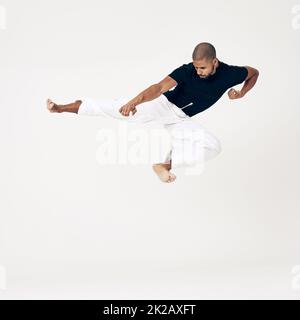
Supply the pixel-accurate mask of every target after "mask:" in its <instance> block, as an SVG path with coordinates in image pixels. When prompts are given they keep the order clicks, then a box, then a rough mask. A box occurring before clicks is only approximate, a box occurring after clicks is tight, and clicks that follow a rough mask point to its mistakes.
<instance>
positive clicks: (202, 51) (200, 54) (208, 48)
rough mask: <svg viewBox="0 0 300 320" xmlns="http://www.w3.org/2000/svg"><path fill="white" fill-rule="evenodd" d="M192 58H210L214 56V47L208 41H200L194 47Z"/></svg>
mask: <svg viewBox="0 0 300 320" xmlns="http://www.w3.org/2000/svg"><path fill="white" fill-rule="evenodd" d="M192 58H193V60H194V61H197V60H212V59H214V58H216V49H215V47H214V46H213V45H212V44H210V43H208V42H201V43H199V44H197V46H196V47H195V49H194V51H193V56H192Z"/></svg>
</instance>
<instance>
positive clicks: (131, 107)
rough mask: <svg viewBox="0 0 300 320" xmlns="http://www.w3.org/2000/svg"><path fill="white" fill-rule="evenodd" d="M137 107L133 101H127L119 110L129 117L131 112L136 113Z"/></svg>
mask: <svg viewBox="0 0 300 320" xmlns="http://www.w3.org/2000/svg"><path fill="white" fill-rule="evenodd" d="M136 111H137V110H136V107H135V105H134V104H133V103H129V102H128V103H126V104H125V105H124V106H122V107H121V108H120V109H119V112H120V113H122V115H123V116H126V117H128V116H129V114H130V112H132V115H134V114H135V113H136Z"/></svg>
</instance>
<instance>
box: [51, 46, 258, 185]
mask: <svg viewBox="0 0 300 320" xmlns="http://www.w3.org/2000/svg"><path fill="white" fill-rule="evenodd" d="M192 60H193V61H192V62H190V63H188V64H183V65H181V66H180V67H178V68H176V69H175V70H173V71H172V72H171V73H170V74H169V75H167V76H166V77H165V78H164V79H163V80H161V81H160V82H158V83H156V84H153V85H151V86H150V87H148V88H147V89H146V90H144V91H142V92H141V93H140V94H138V95H137V96H136V97H135V98H133V99H131V100H130V101H128V100H129V99H127V98H125V99H124V98H123V99H121V98H119V99H115V100H113V101H111V100H102V101H98V102H97V101H95V100H93V99H89V98H83V99H80V100H76V101H75V102H73V103H70V104H66V105H57V104H55V103H54V102H53V101H52V100H50V99H48V100H47V108H48V109H49V110H50V111H51V112H74V113H78V114H86V115H103V116H109V117H114V118H117V119H122V120H124V119H125V118H127V119H128V118H131V119H128V121H131V120H133V121H132V122H138V123H146V122H149V121H150V122H151V121H152V122H153V121H154V122H160V123H161V124H162V125H163V126H164V128H166V129H168V130H169V131H170V129H171V128H172V129H176V128H177V129H179V128H180V130H190V131H192V130H198V131H200V132H201V133H202V135H201V137H202V138H201V139H202V142H201V144H200V146H201V147H197V148H198V149H201V150H202V151H203V153H204V156H203V153H202V156H201V160H202V161H203V159H204V160H207V159H210V158H212V157H214V156H216V155H217V154H218V153H219V152H220V143H219V141H218V139H217V138H216V137H214V136H213V135H212V134H211V133H210V132H208V131H207V130H206V129H205V128H203V127H202V126H201V125H200V124H199V123H197V122H196V121H193V120H192V119H191V118H192V117H193V116H195V115H197V114H198V113H200V112H202V111H204V110H206V109H207V108H209V107H211V106H212V105H213V104H214V103H215V102H216V101H218V100H219V99H220V98H221V96H222V95H223V94H224V93H225V92H226V91H227V89H230V90H229V91H228V97H229V99H239V98H242V97H244V96H245V94H246V93H247V92H248V91H249V90H250V89H251V88H252V87H253V86H254V85H255V83H256V81H257V78H258V75H259V72H258V70H257V69H255V68H252V67H249V66H235V65H228V64H226V63H224V62H222V61H220V60H219V59H218V58H217V56H216V50H215V48H214V46H213V45H212V44H210V43H207V42H201V43H199V44H198V45H197V46H196V47H195V48H194V51H193V54H192ZM242 82H244V85H243V87H242V89H241V90H240V91H238V90H235V89H234V88H232V87H233V86H235V85H237V84H240V83H242ZM173 87H175V88H174V89H173V90H170V89H171V88H173ZM126 101H128V102H127V103H125V102H126ZM124 103H125V104H124ZM120 106H121V107H120ZM130 114H131V116H130ZM129 116H130V117H129ZM172 132H174V131H172ZM172 139H173V140H172V141H173V142H174V143H173V144H172V148H171V150H169V152H168V154H167V156H166V157H165V158H164V159H163V160H162V161H161V162H159V163H155V164H153V165H152V168H153V170H154V172H155V173H156V174H157V175H158V177H159V178H160V179H161V181H163V182H173V181H174V180H175V179H176V176H175V175H174V173H172V172H171V171H170V170H171V169H172V168H174V167H179V166H182V165H189V164H191V163H192V164H195V163H196V162H197V161H198V160H199V159H200V156H199V153H198V155H197V156H196V158H195V157H194V158H193V156H191V158H192V160H191V161H190V162H189V163H187V161H185V159H183V158H184V157H183V154H182V153H184V151H182V150H183V148H182V145H183V141H184V139H183V138H179V137H178V135H177V136H176V135H173V136H172ZM180 139H181V140H180ZM175 142H176V143H175ZM178 142H180V143H178ZM185 153H186V152H185ZM185 155H186V154H185Z"/></svg>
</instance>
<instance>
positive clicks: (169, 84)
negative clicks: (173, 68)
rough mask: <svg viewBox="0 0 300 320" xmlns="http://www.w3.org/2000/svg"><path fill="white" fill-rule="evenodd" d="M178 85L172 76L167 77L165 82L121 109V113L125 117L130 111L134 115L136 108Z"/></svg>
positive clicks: (156, 84)
mask: <svg viewBox="0 0 300 320" xmlns="http://www.w3.org/2000/svg"><path fill="white" fill-rule="evenodd" d="M176 85H177V82H176V81H175V80H174V79H173V78H171V77H170V76H166V77H165V78H164V79H163V80H161V81H160V82H158V83H155V84H153V85H151V86H150V87H148V88H147V89H145V90H144V91H142V92H141V93H139V94H138V95H137V96H136V97H135V98H133V99H132V100H130V101H129V102H127V103H126V105H124V106H122V107H121V108H120V110H119V111H120V112H121V113H122V114H123V115H124V116H128V115H129V113H130V111H132V112H133V114H134V113H135V112H136V110H135V107H136V106H137V105H139V104H140V103H143V102H146V101H151V100H153V99H156V98H158V97H159V96H160V95H161V94H162V93H164V92H166V91H168V90H169V89H171V88H173V87H174V86H176Z"/></svg>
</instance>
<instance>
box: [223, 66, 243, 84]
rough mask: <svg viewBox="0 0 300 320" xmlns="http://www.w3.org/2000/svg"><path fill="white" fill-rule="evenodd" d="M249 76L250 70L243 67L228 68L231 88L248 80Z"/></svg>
mask: <svg viewBox="0 0 300 320" xmlns="http://www.w3.org/2000/svg"><path fill="white" fill-rule="evenodd" d="M247 76H248V70H247V68H246V67H242V66H231V65H229V66H228V74H227V77H228V80H229V82H230V86H235V85H237V84H240V83H242V82H244V81H245V80H246V78H247Z"/></svg>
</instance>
